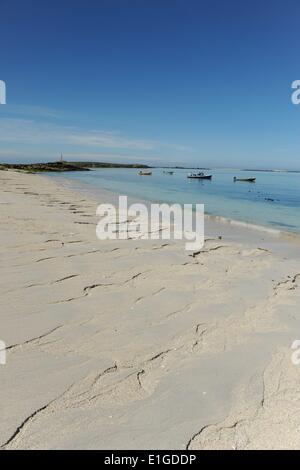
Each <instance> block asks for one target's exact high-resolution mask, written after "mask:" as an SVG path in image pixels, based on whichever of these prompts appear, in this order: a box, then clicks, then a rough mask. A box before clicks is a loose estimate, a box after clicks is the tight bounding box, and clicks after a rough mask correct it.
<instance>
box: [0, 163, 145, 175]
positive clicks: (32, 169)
mask: <svg viewBox="0 0 300 470" xmlns="http://www.w3.org/2000/svg"><path fill="white" fill-rule="evenodd" d="M91 168H150V167H149V166H148V165H140V164H138V163H133V164H126V163H105V162H66V161H57V162H48V163H0V170H17V171H24V172H27V173H42V172H49V171H50V172H64V171H89V170H90V169H91Z"/></svg>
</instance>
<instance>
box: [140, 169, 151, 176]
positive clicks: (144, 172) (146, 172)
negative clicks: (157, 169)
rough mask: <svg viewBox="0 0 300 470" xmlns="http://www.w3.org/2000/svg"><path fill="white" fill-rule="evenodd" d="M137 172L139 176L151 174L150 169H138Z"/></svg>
mask: <svg viewBox="0 0 300 470" xmlns="http://www.w3.org/2000/svg"><path fill="white" fill-rule="evenodd" d="M138 174H139V175H140V176H151V175H152V171H142V170H141V171H139V172H138Z"/></svg>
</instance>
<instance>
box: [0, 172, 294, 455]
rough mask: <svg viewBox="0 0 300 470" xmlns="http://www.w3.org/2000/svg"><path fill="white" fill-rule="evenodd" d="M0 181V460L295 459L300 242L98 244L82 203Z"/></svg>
mask: <svg viewBox="0 0 300 470" xmlns="http://www.w3.org/2000/svg"><path fill="white" fill-rule="evenodd" d="M0 181H1V189H0V192H1V201H0V202H1V203H0V212H1V259H2V263H1V266H0V269H1V281H0V293H1V297H0V302H1V333H0V339H1V340H3V341H5V342H6V345H7V348H8V351H7V364H6V365H5V366H0V378H1V389H0V398H1V402H0V403H1V405H0V406H1V423H0V427H1V433H0V436H1V442H0V446H2V448H5V449H16V448H18V449H53V448H58V449H64V448H72V449H79V448H81V449H92V448H96V449H101V448H103V449H132V448H136V449H185V448H189V449H212V448H228V449H232V448H237V449H248V448H289V449H292V448H293V449H296V448H300V444H299V442H300V439H299V438H300V401H299V398H300V385H299V383H300V382H299V378H300V365H299V366H295V365H293V363H292V361H291V354H292V350H291V344H292V342H293V341H294V340H296V339H300V316H299V299H300V270H299V259H298V257H299V250H298V246H297V244H287V243H285V242H283V241H280V243H279V242H278V241H275V240H274V239H271V238H268V237H267V236H266V235H259V237H260V238H259V242H258V241H257V238H256V237H255V236H249V237H247V240H246V242H243V243H241V240H240V237H237V236H235V234H236V233H237V229H236V228H232V227H231V228H230V230H229V231H228V230H226V229H225V228H224V230H223V232H222V236H223V238H222V240H218V238H217V233H215V235H216V237H214V236H213V235H212V234H213V232H214V231H216V230H218V227H219V226H218V227H216V226H215V225H212V226H211V227H209V228H208V231H209V238H210V240H208V241H207V242H206V244H205V248H204V250H203V252H202V253H201V254H199V255H198V256H196V257H195V258H192V257H191V256H189V253H188V252H186V251H185V250H184V249H183V246H182V244H180V243H173V242H170V243H165V241H159V240H158V241H144V242H141V241H139V240H127V241H118V240H115V241H105V242H100V241H99V240H97V239H96V236H95V227H96V223H97V217H96V216H95V211H96V206H97V203H96V202H95V200H93V199H92V198H90V197H89V196H87V195H86V194H83V193H80V192H75V191H72V190H71V189H68V188H65V187H64V186H61V185H60V186H59V185H58V184H57V183H56V182H55V181H51V180H49V179H47V178H44V177H41V176H37V175H28V174H22V173H16V172H3V171H1V172H0ZM99 202H107V201H98V203H99ZM244 232H245V233H246V229H244ZM239 233H242V232H239ZM247 233H249V231H248V232H247ZM211 237H212V238H211ZM277 247H278V248H280V249H277ZM287 253H288V254H287Z"/></svg>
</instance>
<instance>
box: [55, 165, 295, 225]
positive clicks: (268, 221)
mask: <svg viewBox="0 0 300 470" xmlns="http://www.w3.org/2000/svg"><path fill="white" fill-rule="evenodd" d="M188 173H189V170H174V174H173V175H172V176H171V175H166V174H164V173H163V169H160V168H159V169H158V168H156V169H153V170H152V176H139V175H138V170H135V169H96V170H92V171H89V172H70V173H63V174H62V175H57V174H55V176H54V175H51V176H54V177H55V178H56V179H57V178H58V179H60V178H67V179H69V180H74V183H75V182H76V181H77V182H80V183H85V184H87V185H88V186H89V187H90V188H91V189H94V190H96V189H97V188H101V189H102V188H103V189H106V190H110V191H114V192H117V193H119V194H124V195H128V196H133V197H137V198H141V199H146V200H150V201H154V202H170V203H174V202H178V203H182V204H183V203H199V204H204V205H205V212H206V213H207V214H212V215H219V216H223V217H226V218H229V219H234V220H237V221H241V222H247V223H251V224H255V225H262V226H266V227H272V228H276V229H279V230H283V231H290V232H296V233H300V173H288V172H276V173H271V172H245V171H240V170H227V169H226V170H221V169H218V170H212V171H207V172H206V173H209V174H213V179H212V181H201V180H189V179H188V178H187V177H186V176H187V174H188ZM234 176H237V177H243V178H249V177H256V178H257V180H256V183H254V184H251V183H244V182H236V183H234V182H233V177H234ZM99 202H100V201H99Z"/></svg>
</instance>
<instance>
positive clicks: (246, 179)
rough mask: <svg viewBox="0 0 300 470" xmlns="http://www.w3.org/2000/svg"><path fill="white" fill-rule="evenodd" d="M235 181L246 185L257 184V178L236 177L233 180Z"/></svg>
mask: <svg viewBox="0 0 300 470" xmlns="http://www.w3.org/2000/svg"><path fill="white" fill-rule="evenodd" d="M233 181H234V182H236V181H243V182H244V183H255V181H256V178H237V177H236V176H235V177H234V178H233Z"/></svg>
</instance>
